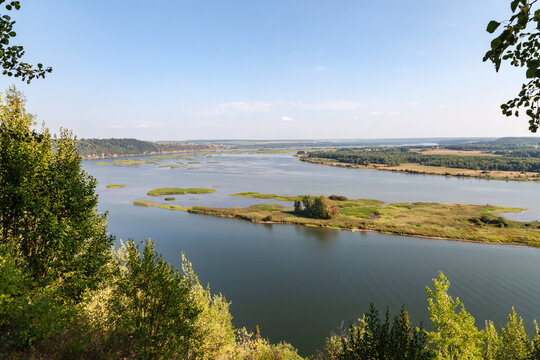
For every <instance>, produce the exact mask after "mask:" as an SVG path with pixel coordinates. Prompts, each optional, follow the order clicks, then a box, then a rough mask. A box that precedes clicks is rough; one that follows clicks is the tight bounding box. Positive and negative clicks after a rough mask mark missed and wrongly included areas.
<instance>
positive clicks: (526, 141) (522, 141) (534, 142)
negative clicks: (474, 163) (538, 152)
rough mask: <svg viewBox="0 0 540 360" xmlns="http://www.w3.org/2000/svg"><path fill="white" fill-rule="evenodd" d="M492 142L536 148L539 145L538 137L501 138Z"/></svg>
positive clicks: (539, 139)
mask: <svg viewBox="0 0 540 360" xmlns="http://www.w3.org/2000/svg"><path fill="white" fill-rule="evenodd" d="M492 142H493V143H495V144H504V145H522V146H538V145H540V137H532V136H528V137H503V138H500V139H497V140H494V141H492Z"/></svg>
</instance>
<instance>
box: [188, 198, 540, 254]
mask: <svg viewBox="0 0 540 360" xmlns="http://www.w3.org/2000/svg"><path fill="white" fill-rule="evenodd" d="M234 196H242V197H253V198H258V199H274V200H285V201H291V200H293V201H295V208H292V207H289V206H285V205H281V204H257V205H251V206H248V207H244V208H214V207H201V206H195V207H192V208H190V209H188V211H189V212H190V213H194V214H202V215H212V216H218V217H228V218H235V219H243V220H248V221H251V222H271V223H284V224H295V225H304V226H311V227H324V228H332V229H342V230H352V231H376V232H380V233H384V234H395V235H406V236H416V237H427V238H440V239H451V240H464V241H478V242H489V243H506V244H523V245H529V246H535V247H540V222H538V221H534V222H521V221H512V220H507V219H505V218H503V217H501V216H500V215H499V214H502V213H511V212H512V213H517V212H521V211H523V210H525V209H523V208H515V207H502V206H494V205H466V204H439V203H425V202H414V203H391V204H384V203H383V202H382V201H380V200H371V199H355V200H352V199H347V198H345V197H342V196H336V195H332V196H330V198H326V197H323V198H326V199H328V200H327V201H329V202H332V204H333V205H332V206H335V207H336V209H337V211H336V212H335V215H334V216H332V217H331V218H316V217H311V216H309V215H307V214H306V213H305V211H301V210H299V208H297V206H298V203H299V202H301V201H303V199H305V198H306V197H305V196H297V197H294V196H281V195H274V194H260V193H239V194H234ZM308 198H309V197H308ZM310 198H316V197H310ZM325 201H326V200H325ZM300 206H301V205H300Z"/></svg>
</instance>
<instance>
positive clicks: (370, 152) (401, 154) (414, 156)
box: [305, 147, 540, 172]
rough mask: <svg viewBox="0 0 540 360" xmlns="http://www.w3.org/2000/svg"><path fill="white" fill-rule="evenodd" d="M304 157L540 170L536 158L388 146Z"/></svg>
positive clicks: (363, 163) (538, 159)
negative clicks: (429, 152)
mask: <svg viewBox="0 0 540 360" xmlns="http://www.w3.org/2000/svg"><path fill="white" fill-rule="evenodd" d="M305 156H307V158H308V159H309V158H319V159H326V160H333V161H337V162H342V163H347V164H354V165H364V166H367V165H370V164H383V165H388V166H398V165H400V164H404V163H416V164H420V165H426V166H439V167H449V168H458V169H473V170H484V171H497V170H499V171H520V172H521V171H526V172H540V158H536V157H530V158H526V157H513V156H460V155H427V154H422V153H418V152H412V151H410V149H409V148H404V147H402V148H388V149H373V148H370V149H360V150H348V149H341V150H336V151H310V152H308V153H307V155H305Z"/></svg>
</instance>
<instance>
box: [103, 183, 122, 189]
mask: <svg viewBox="0 0 540 360" xmlns="http://www.w3.org/2000/svg"><path fill="white" fill-rule="evenodd" d="M105 187H106V188H107V189H121V188H125V187H126V185H124V184H107V185H105Z"/></svg>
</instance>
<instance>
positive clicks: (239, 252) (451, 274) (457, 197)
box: [83, 153, 540, 355]
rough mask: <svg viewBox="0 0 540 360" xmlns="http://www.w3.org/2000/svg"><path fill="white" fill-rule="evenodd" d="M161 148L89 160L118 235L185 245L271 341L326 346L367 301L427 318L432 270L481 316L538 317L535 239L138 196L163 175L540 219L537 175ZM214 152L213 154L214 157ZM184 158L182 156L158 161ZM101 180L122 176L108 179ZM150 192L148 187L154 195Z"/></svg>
mask: <svg viewBox="0 0 540 360" xmlns="http://www.w3.org/2000/svg"><path fill="white" fill-rule="evenodd" d="M193 158H194V159H193V160H189V161H195V162H199V164H186V163H187V161H188V160H182V159H167V160H163V161H161V162H160V163H158V164H142V165H137V166H114V165H112V164H108V165H95V161H84V162H83V166H84V168H85V170H86V171H88V172H89V173H90V174H91V175H93V176H94V177H96V179H97V180H98V182H99V185H98V192H99V195H100V203H99V208H100V210H101V211H108V212H109V231H110V232H111V233H112V234H114V235H116V236H117V238H118V239H124V240H126V239H128V238H132V239H134V240H137V241H140V240H143V239H144V238H152V239H153V240H155V241H156V247H157V250H158V251H159V252H161V253H162V254H163V256H164V258H165V259H166V260H167V261H169V262H171V263H173V264H175V265H176V266H178V265H179V264H180V253H181V251H183V252H184V253H185V254H186V255H187V257H188V259H189V260H190V261H191V262H192V263H193V267H194V269H195V272H196V273H197V275H198V276H199V279H200V281H201V283H202V284H203V285H204V284H210V287H211V289H212V292H215V293H217V292H220V293H223V294H224V295H225V296H226V298H227V300H228V301H230V302H232V304H231V313H232V315H233V317H234V319H233V322H234V324H235V325H236V326H237V327H241V326H246V327H247V328H248V329H250V330H253V329H254V328H255V325H259V326H260V328H261V332H262V335H263V336H264V337H268V338H269V339H270V340H271V341H272V342H279V341H287V342H290V343H292V344H293V345H295V346H296V347H298V349H299V350H300V352H301V353H302V354H303V355H309V354H313V353H314V352H315V351H316V349H322V348H323V346H324V339H325V338H326V337H327V336H328V335H329V334H330V333H331V332H332V331H336V330H338V328H339V327H340V326H345V327H346V326H348V324H350V323H351V322H353V321H354V320H356V319H357V318H358V317H359V316H361V314H362V313H364V312H365V311H367V309H368V306H369V303H370V302H374V303H375V304H376V305H377V307H378V308H379V310H381V312H383V311H384V310H385V308H386V306H388V307H389V310H390V313H391V314H397V313H398V312H399V310H400V309H401V307H402V306H405V308H406V309H407V310H408V311H409V314H410V316H411V319H412V320H413V322H415V323H416V324H418V323H419V322H421V321H422V322H423V323H424V325H428V324H427V323H428V313H427V301H426V299H425V287H426V286H427V285H431V284H432V281H431V279H433V278H434V277H436V275H437V272H438V271H439V270H440V271H443V272H444V273H445V275H446V276H447V277H448V278H449V280H450V282H451V288H450V294H451V295H453V296H459V297H460V299H461V300H462V301H463V302H464V303H465V305H466V308H467V310H468V311H469V312H471V313H472V314H473V315H474V316H475V318H476V323H477V325H478V326H479V327H483V323H484V320H486V319H492V320H494V321H495V322H499V323H501V322H504V321H505V320H506V316H507V314H508V313H509V312H510V311H511V307H512V306H515V308H516V310H517V312H518V314H519V315H521V316H522V317H523V318H524V320H525V321H526V323H527V326H528V328H529V329H530V328H531V327H532V320H533V319H535V318H537V319H540V249H533V248H528V247H522V246H505V245H487V244H474V243H464V242H456V241H445V240H433V239H420V238H412V237H402V236H392V235H382V234H376V233H359V232H355V233H353V232H348V231H338V230H322V229H312V228H304V227H300V226H293V225H278V224H274V225H271V224H252V223H249V222H246V221H240V220H233V219H223V218H214V217H210V216H204V215H194V214H189V213H186V212H182V211H170V210H163V209H159V208H146V207H138V206H133V205H132V202H133V201H134V200H141V199H149V197H147V196H146V192H147V191H148V190H151V189H154V188H159V187H212V188H215V189H216V192H214V193H211V194H203V195H189V194H188V195H178V196H175V197H176V200H175V201H172V202H169V203H170V204H177V205H181V206H184V207H189V206H193V205H201V206H227V207H228V206H246V205H249V204H253V203H258V202H269V201H268V200H255V199H245V198H237V197H231V196H229V194H232V193H235V192H245V191H258V192H261V193H275V194H286V195H299V194H312V195H318V194H326V195H330V194H339V195H345V196H348V197H350V198H371V199H379V200H383V201H386V202H415V201H426V202H441V203H469V204H488V203H489V204H494V205H503V206H517V207H524V208H527V209H528V210H527V211H525V212H523V213H520V214H511V215H508V217H510V218H512V219H516V220H534V219H540V184H538V183H526V182H504V181H493V180H479V179H465V178H451V177H442V176H422V175H409V174H399V173H392V172H385V171H372V170H359V169H347V168H335V167H328V166H323V165H314V164H308V163H303V162H299V161H297V160H296V159H295V158H294V157H292V156H291V154H236V155H233V154H226V153H223V154H220V155H212V156H211V157H206V156H194V157H193ZM212 162H219V163H212ZM177 163H183V164H184V166H187V167H197V168H198V169H191V170H189V169H187V168H186V167H182V168H174V169H171V168H161V167H159V165H167V164H177ZM106 184H125V185H126V187H125V188H123V189H106V188H105V185H106ZM153 200H155V198H153Z"/></svg>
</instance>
